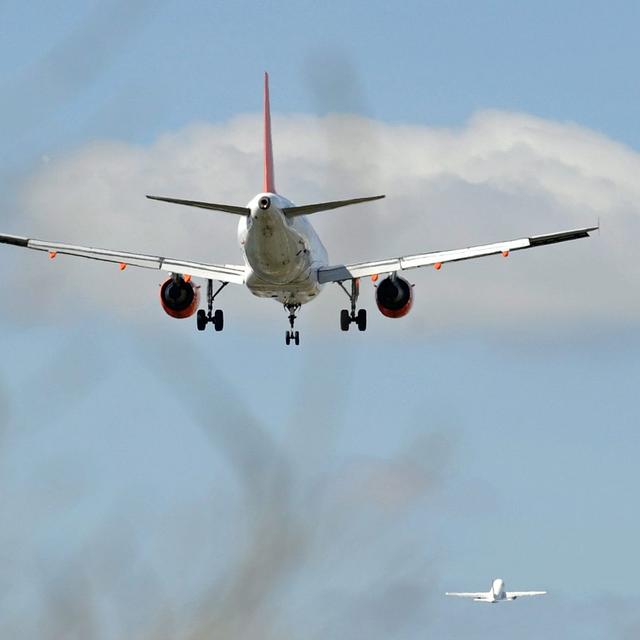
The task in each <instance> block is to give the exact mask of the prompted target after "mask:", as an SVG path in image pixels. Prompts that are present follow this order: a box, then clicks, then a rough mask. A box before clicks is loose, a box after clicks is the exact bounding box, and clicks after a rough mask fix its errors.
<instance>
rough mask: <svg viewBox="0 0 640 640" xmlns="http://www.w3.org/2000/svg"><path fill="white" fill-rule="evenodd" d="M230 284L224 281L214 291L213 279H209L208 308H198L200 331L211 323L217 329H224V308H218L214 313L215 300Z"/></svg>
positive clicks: (197, 323)
mask: <svg viewBox="0 0 640 640" xmlns="http://www.w3.org/2000/svg"><path fill="white" fill-rule="evenodd" d="M228 284H229V283H228V282H223V283H222V284H221V285H220V286H219V287H218V288H217V289H216V291H215V292H214V291H213V280H207V310H206V311H205V310H204V309H200V310H198V313H197V315H196V325H197V327H198V331H204V330H205V329H206V328H207V325H208V324H209V323H211V324H212V325H213V328H214V329H215V330H216V331H222V329H224V313H223V312H222V309H216V310H215V313H214V311H213V301H214V300H215V298H216V296H217V295H218V294H219V293H220V292H221V291H222V290H223V289H224V288H225V287H226V286H227V285H228Z"/></svg>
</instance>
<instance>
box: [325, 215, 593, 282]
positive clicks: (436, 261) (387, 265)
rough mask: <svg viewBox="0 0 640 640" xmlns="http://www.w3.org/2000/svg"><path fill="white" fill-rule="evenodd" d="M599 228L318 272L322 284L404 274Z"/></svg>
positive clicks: (585, 235) (579, 235)
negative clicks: (394, 273)
mask: <svg viewBox="0 0 640 640" xmlns="http://www.w3.org/2000/svg"><path fill="white" fill-rule="evenodd" d="M596 229H598V227H585V228H582V229H571V230H569V231H560V232H558V233H547V234H545V235H539V236H531V237H529V238H519V239H516V240H508V241H506V242H496V243H493V244H483V245H478V246H475V247H467V248H465V249H453V250H450V251H433V252H431V253H421V254H415V255H411V256H404V257H398V258H389V259H386V260H375V261H372V262H357V263H352V264H343V265H334V266H330V267H324V268H322V269H319V270H318V280H319V282H321V283H327V282H342V281H344V280H352V279H353V278H363V277H366V276H372V275H377V274H381V273H391V272H393V271H404V270H405V269H416V268H418V267H427V266H433V265H442V264H445V263H446V262H457V261H460V260H471V259H472V258H481V257H483V256H491V255H497V254H500V253H502V254H503V255H508V254H509V252H511V251H519V250H520V249H530V248H532V247H541V246H544V245H548V244H555V243H557V242H567V241H569V240H578V239H579V238H588V237H589V234H590V233H591V232H592V231H595V230H596Z"/></svg>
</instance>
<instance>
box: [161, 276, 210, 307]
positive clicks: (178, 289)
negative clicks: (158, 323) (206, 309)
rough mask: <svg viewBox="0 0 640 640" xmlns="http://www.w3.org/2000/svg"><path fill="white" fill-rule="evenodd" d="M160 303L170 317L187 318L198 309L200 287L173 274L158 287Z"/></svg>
mask: <svg viewBox="0 0 640 640" xmlns="http://www.w3.org/2000/svg"><path fill="white" fill-rule="evenodd" d="M160 303H161V304H162V308H163V309H164V311H165V313H167V314H168V315H170V316H171V317H172V318H188V317H190V316H192V315H193V314H194V313H195V312H196V311H197V310H198V306H199V304H200V287H196V286H194V285H193V283H192V282H191V280H185V279H184V278H183V277H182V276H181V275H174V276H172V277H171V278H169V279H168V280H167V281H166V282H164V283H163V284H162V286H161V287H160Z"/></svg>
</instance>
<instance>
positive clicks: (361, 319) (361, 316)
mask: <svg viewBox="0 0 640 640" xmlns="http://www.w3.org/2000/svg"><path fill="white" fill-rule="evenodd" d="M356 324H357V325H358V329H360V331H366V330H367V310H366V309H360V311H358V317H357V318H356Z"/></svg>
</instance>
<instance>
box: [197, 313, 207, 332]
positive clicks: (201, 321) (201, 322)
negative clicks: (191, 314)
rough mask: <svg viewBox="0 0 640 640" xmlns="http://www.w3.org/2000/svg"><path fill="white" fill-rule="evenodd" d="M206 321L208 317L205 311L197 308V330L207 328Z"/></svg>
mask: <svg viewBox="0 0 640 640" xmlns="http://www.w3.org/2000/svg"><path fill="white" fill-rule="evenodd" d="M207 322H209V318H207V313H206V311H205V310H204V309H200V310H198V315H197V316H196V324H197V326H198V331H204V330H205V329H206V328H207Z"/></svg>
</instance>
